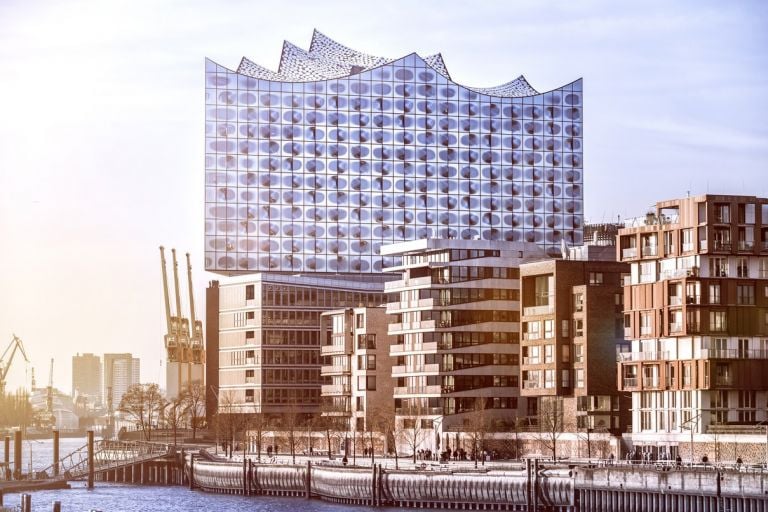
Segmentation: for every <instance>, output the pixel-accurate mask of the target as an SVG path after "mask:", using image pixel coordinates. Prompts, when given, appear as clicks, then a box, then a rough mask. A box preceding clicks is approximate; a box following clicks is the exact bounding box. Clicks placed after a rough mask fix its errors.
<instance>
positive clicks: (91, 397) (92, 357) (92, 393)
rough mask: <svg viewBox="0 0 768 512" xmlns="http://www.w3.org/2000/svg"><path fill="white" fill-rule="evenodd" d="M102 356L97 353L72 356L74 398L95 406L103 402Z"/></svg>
mask: <svg viewBox="0 0 768 512" xmlns="http://www.w3.org/2000/svg"><path fill="white" fill-rule="evenodd" d="M103 396H104V395H103V390H102V371H101V358H100V357H99V356H97V355H96V354H82V355H81V354H77V355H75V356H72V398H73V399H74V398H75V397H78V398H80V400H81V402H85V403H88V404H90V405H91V406H92V407H93V406H100V405H102V404H103V403H104V402H103Z"/></svg>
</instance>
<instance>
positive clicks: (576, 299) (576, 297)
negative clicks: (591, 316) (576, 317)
mask: <svg viewBox="0 0 768 512" xmlns="http://www.w3.org/2000/svg"><path fill="white" fill-rule="evenodd" d="M583 310H584V294H583V293H574V294H573V312H574V313H580V312H582V311H583Z"/></svg>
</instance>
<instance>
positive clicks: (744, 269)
mask: <svg viewBox="0 0 768 512" xmlns="http://www.w3.org/2000/svg"><path fill="white" fill-rule="evenodd" d="M736 277H749V266H748V265H747V258H736Z"/></svg>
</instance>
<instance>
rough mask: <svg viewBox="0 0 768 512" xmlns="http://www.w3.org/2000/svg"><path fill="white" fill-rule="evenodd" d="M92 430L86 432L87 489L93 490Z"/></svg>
mask: <svg viewBox="0 0 768 512" xmlns="http://www.w3.org/2000/svg"><path fill="white" fill-rule="evenodd" d="M93 474H94V467H93V430H89V431H88V489H93Z"/></svg>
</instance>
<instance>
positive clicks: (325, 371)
mask: <svg viewBox="0 0 768 512" xmlns="http://www.w3.org/2000/svg"><path fill="white" fill-rule="evenodd" d="M343 373H349V365H346V364H337V365H333V366H321V367H320V375H339V374H343Z"/></svg>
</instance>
